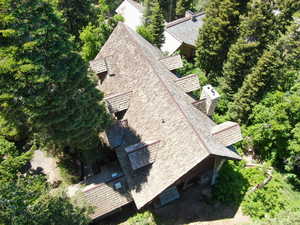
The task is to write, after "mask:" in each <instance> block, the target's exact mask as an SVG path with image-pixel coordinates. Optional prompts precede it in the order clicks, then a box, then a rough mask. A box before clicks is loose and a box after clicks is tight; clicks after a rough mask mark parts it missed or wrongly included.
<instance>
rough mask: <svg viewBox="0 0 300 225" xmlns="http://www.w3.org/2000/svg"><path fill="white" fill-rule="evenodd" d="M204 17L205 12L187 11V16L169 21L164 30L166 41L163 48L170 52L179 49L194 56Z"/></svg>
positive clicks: (184, 53)
mask: <svg viewBox="0 0 300 225" xmlns="http://www.w3.org/2000/svg"><path fill="white" fill-rule="evenodd" d="M204 17H205V13H203V12H200V13H193V12H191V11H187V12H186V15H185V17H183V18H180V19H177V20H174V21H172V22H170V23H167V24H166V27H165V32H164V35H165V43H164V44H163V46H162V48H161V50H162V51H163V52H168V54H173V53H174V52H175V51H178V50H179V51H180V53H181V54H182V55H184V56H185V57H186V58H188V59H190V58H192V57H193V56H194V55H195V47H196V41H197V38H198V34H199V28H200V27H201V26H202V25H203V19H204Z"/></svg>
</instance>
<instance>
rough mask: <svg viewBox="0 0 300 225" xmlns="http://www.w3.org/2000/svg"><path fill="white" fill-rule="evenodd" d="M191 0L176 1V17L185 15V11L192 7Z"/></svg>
mask: <svg viewBox="0 0 300 225" xmlns="http://www.w3.org/2000/svg"><path fill="white" fill-rule="evenodd" d="M191 5H192V1H191V0H178V1H177V2H176V17H177V18H180V17H184V15H185V12H186V11H187V10H190V9H191Z"/></svg>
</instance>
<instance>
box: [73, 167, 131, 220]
mask: <svg viewBox="0 0 300 225" xmlns="http://www.w3.org/2000/svg"><path fill="white" fill-rule="evenodd" d="M120 184H121V186H120ZM71 189H74V190H73V193H69V196H70V197H72V196H74V195H76V196H77V199H76V201H79V202H85V203H86V204H88V205H89V206H92V207H93V209H94V212H93V214H92V215H91V216H90V217H91V218H92V219H95V218H98V217H101V216H104V215H106V214H109V213H111V212H112V211H114V210H116V209H118V208H120V207H122V206H124V205H127V204H128V203H130V202H132V198H131V196H130V194H129V193H128V189H127V183H126V180H125V177H124V174H123V173H122V171H121V169H120V167H119V166H118V165H116V164H111V165H107V166H105V167H102V168H101V173H100V174H98V175H96V176H93V177H89V178H88V179H87V180H86V181H85V182H82V183H81V184H80V185H78V184H77V185H73V186H70V187H69V190H71Z"/></svg>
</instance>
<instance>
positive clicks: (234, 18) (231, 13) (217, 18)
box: [195, 0, 248, 79]
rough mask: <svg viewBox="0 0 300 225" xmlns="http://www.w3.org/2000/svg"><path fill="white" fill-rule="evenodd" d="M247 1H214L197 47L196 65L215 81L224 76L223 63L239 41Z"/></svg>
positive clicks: (200, 31)
mask: <svg viewBox="0 0 300 225" xmlns="http://www.w3.org/2000/svg"><path fill="white" fill-rule="evenodd" d="M247 2H248V1H245V0H238V1H236V0H211V1H210V2H209V4H208V6H207V8H206V10H205V12H206V17H205V19H204V24H203V26H202V27H201V28H200V30H199V35H198V40H197V43H196V58H195V61H196V64H197V65H198V66H199V67H200V69H202V70H203V71H204V72H205V73H206V75H207V76H208V77H209V78H211V79H213V78H216V77H218V76H222V68H223V63H224V62H225V60H226V59H227V53H228V51H229V48H230V46H231V44H233V43H234V42H235V41H236V39H237V38H238V34H239V29H238V25H239V23H240V19H239V18H240V15H242V14H244V13H245V12H246V4H247Z"/></svg>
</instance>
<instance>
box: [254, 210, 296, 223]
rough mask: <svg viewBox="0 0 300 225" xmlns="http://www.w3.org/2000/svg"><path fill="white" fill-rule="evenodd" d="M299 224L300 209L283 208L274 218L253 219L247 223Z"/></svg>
mask: <svg viewBox="0 0 300 225" xmlns="http://www.w3.org/2000/svg"><path fill="white" fill-rule="evenodd" d="M296 224H300V211H297V210H295V211H290V210H285V211H282V212H280V213H279V214H278V215H276V217H275V218H266V219H264V220H262V221H255V222H254V223H251V224H249V225H296Z"/></svg>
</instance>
